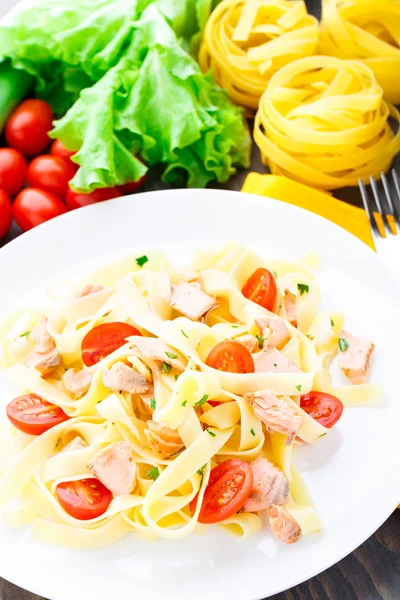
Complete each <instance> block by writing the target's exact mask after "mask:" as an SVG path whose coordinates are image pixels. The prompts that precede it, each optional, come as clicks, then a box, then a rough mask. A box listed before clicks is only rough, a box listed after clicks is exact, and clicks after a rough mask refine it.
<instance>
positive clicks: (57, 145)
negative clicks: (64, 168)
mask: <svg viewBox="0 0 400 600" xmlns="http://www.w3.org/2000/svg"><path fill="white" fill-rule="evenodd" d="M50 154H51V155H52V156H61V158H65V160H66V161H67V162H68V163H69V164H70V165H71V167H72V168H73V169H74V171H75V173H76V171H77V170H78V169H79V165H77V164H76V163H74V162H72V160H71V157H72V156H74V154H76V152H74V151H73V150H68V149H67V148H66V147H65V146H64V144H62V143H61V142H60V140H55V142H53V144H52V146H51V150H50Z"/></svg>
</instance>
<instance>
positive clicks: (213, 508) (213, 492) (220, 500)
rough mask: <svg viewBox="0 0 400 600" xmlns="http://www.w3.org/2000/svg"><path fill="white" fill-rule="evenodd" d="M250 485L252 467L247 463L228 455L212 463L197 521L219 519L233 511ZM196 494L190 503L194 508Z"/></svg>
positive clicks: (217, 521)
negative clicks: (214, 464) (212, 466)
mask: <svg viewBox="0 0 400 600" xmlns="http://www.w3.org/2000/svg"><path fill="white" fill-rule="evenodd" d="M252 488H253V471H252V470H251V467H250V465H249V463H247V462H245V461H244V460H240V459H238V458H230V459H229V460H225V461H224V462H223V463H221V464H220V465H218V466H217V467H215V468H214V469H213V470H212V471H211V473H210V479H209V481H208V485H207V488H206V491H205V494H204V498H203V504H202V506H201V509H200V513H199V518H198V520H199V522H200V523H207V524H211V523H220V522H221V521H225V519H229V517H232V516H233V515H235V514H236V513H237V512H239V510H240V509H241V508H242V507H243V506H244V504H245V502H246V500H247V499H248V497H249V496H250V493H251V490H252ZM196 504H197V496H196V498H194V499H193V500H192V502H191V503H190V510H191V512H192V514H193V513H194V512H195V510H196Z"/></svg>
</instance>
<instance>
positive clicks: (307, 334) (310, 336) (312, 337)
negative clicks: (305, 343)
mask: <svg viewBox="0 0 400 600" xmlns="http://www.w3.org/2000/svg"><path fill="white" fill-rule="evenodd" d="M306 337H308V339H309V340H313V339H314V336H313V335H310V334H309V333H306Z"/></svg>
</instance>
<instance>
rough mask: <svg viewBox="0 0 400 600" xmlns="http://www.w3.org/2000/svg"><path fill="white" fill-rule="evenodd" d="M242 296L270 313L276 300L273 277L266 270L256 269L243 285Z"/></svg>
mask: <svg viewBox="0 0 400 600" xmlns="http://www.w3.org/2000/svg"><path fill="white" fill-rule="evenodd" d="M242 294H243V296H244V297H245V298H248V299H249V300H252V301H253V302H255V303H256V304H259V305H260V306H263V307H264V308H266V309H267V310H271V311H272V309H273V308H274V304H275V300H276V281H275V277H274V276H273V275H272V273H270V272H269V271H268V269H257V271H254V273H253V275H252V276H251V277H249V279H248V280H247V281H246V283H245V284H244V286H243V289H242Z"/></svg>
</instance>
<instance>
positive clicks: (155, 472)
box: [147, 467, 160, 481]
mask: <svg viewBox="0 0 400 600" xmlns="http://www.w3.org/2000/svg"><path fill="white" fill-rule="evenodd" d="M147 477H148V478H149V479H154V481H156V479H158V478H159V477H160V471H159V470H158V467H151V469H150V471H149V472H148V473H147Z"/></svg>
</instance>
